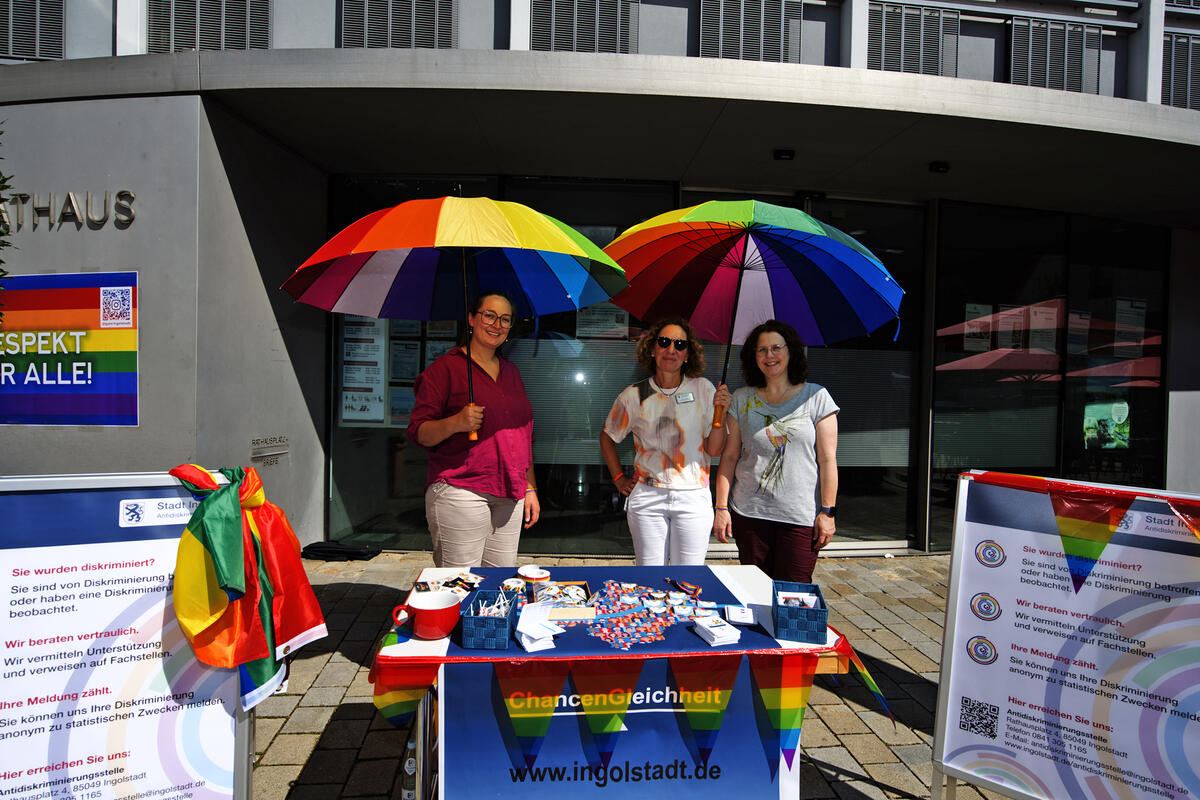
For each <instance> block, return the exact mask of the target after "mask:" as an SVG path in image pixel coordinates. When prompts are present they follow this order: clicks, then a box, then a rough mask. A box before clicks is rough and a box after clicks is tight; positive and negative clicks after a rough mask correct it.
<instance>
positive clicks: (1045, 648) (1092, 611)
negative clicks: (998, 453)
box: [934, 473, 1200, 800]
mask: <svg viewBox="0 0 1200 800" xmlns="http://www.w3.org/2000/svg"><path fill="white" fill-rule="evenodd" d="M1188 508H1190V509H1193V511H1191V512H1189V511H1186V510H1185V509H1188ZM1195 509H1200V499H1197V498H1194V497H1187V496H1180V495H1168V494H1165V493H1161V492H1152V491H1150V490H1136V489H1134V490H1130V489H1124V488H1122V487H1104V486H1098V485H1094V484H1080V483H1074V482H1068V481H1052V480H1046V479H1041V478H1029V477H1022V476H1004V475H995V474H993V473H982V474H979V475H975V476H973V477H972V478H965V477H964V478H963V479H962V480H961V481H960V491H959V506H958V512H957V518H956V525H955V539H954V574H953V575H952V578H951V591H950V596H949V598H948V599H947V603H948V606H949V612H948V620H947V628H946V642H945V650H944V655H943V661H942V677H941V680H942V685H941V696H940V698H939V707H938V731H937V738H936V741H935V750H934V759H935V762H940V763H941V764H942V765H943V766H944V767H946V768H947V771H948V772H949V773H950V774H952V775H954V774H958V775H960V776H963V777H965V778H967V779H969V780H973V781H974V782H977V783H980V784H981V785H984V786H990V787H994V788H997V789H999V790H1001V791H1004V792H1005V793H1008V794H1010V795H1012V796H1014V797H1037V798H1073V799H1076V798H1081V799H1090V800H1109V799H1110V798H1160V797H1161V798H1171V800H1184V799H1185V798H1196V797H1200V775H1198V771H1200V538H1198V537H1197V534H1196V533H1195V532H1194V531H1193V529H1192V528H1191V527H1189V522H1188V520H1189V519H1190V520H1191V523H1190V524H1191V525H1192V526H1194V525H1195V524H1196V519H1197V517H1196V515H1195V513H1194V510H1195ZM1177 512H1178V513H1177Z"/></svg>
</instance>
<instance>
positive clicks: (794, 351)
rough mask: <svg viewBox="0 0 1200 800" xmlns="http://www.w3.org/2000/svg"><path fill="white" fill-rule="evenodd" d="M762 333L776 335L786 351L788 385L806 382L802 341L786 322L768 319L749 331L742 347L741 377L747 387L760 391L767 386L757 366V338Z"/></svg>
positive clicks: (806, 358) (806, 363) (806, 360)
mask: <svg viewBox="0 0 1200 800" xmlns="http://www.w3.org/2000/svg"><path fill="white" fill-rule="evenodd" d="M764 333H778V334H779V335H780V336H782V337H783V343H784V344H785V345H787V349H788V383H790V384H792V385H793V386H795V385H798V384H801V383H804V382H805V381H807V380H808V356H807V355H805V353H804V341H803V340H802V339H801V338H800V334H798V333H796V329H795V328H793V327H792V326H791V325H788V324H787V323H786V322H780V321H779V320H777V319H769V320H767V321H766V322H764V323H763V324H761V325H759V326H758V327H756V328H755V329H754V330H752V331H750V335H749V336H747V337H746V343H745V344H743V345H742V356H741V358H742V376H743V377H744V378H745V379H746V385H747V386H753V387H755V388H759V389H761V388H762V387H764V386H766V385H767V376H766V375H764V374H763V371H762V369H760V368H759V366H758V354H757V352H756V351H757V350H758V337H760V336H762V335H763V334H764Z"/></svg>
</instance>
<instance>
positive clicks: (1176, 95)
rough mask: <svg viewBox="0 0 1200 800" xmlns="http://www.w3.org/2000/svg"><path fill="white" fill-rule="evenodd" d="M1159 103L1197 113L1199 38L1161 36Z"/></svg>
mask: <svg viewBox="0 0 1200 800" xmlns="http://www.w3.org/2000/svg"><path fill="white" fill-rule="evenodd" d="M1162 102H1163V105H1166V106H1175V107H1176V108H1194V109H1197V110H1200V36H1188V35H1186V34H1182V33H1168V34H1166V35H1165V36H1163V74H1162Z"/></svg>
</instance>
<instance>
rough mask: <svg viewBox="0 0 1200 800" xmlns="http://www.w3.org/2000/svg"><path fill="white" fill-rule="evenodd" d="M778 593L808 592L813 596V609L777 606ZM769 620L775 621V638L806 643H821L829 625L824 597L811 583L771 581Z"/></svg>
mask: <svg viewBox="0 0 1200 800" xmlns="http://www.w3.org/2000/svg"><path fill="white" fill-rule="evenodd" d="M780 592H808V593H811V594H815V595H816V596H817V607H816V608H804V607H803V606H781V605H779V593H780ZM771 619H772V620H773V621H774V622H775V638H776V639H787V640H788V641H792V642H805V643H806V644H824V642H825V639H826V629H827V628H828V626H829V607H828V606H826V605H825V595H823V594H821V587H820V586H817V585H816V584H815V583H792V582H791V581H774V582H773V584H772V588H771Z"/></svg>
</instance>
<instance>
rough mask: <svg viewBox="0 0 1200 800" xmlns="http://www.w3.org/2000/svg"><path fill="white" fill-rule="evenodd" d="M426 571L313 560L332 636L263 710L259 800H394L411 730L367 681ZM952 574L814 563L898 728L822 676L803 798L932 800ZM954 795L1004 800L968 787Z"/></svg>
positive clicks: (911, 565) (867, 697)
mask: <svg viewBox="0 0 1200 800" xmlns="http://www.w3.org/2000/svg"><path fill="white" fill-rule="evenodd" d="M525 561H526V559H522V563H524V562H525ZM538 563H539V564H543V565H545V566H549V567H553V566H556V565H561V566H576V565H582V566H592V565H604V564H611V563H627V562H620V560H617V559H578V558H576V559H567V558H564V559H545V558H541V559H538ZM710 563H732V562H722V561H716V560H713V561H710ZM432 565H433V562H432V560H431V559H430V557H429V555H428V554H427V553H383V554H381V555H379V556H376V557H375V558H374V559H372V560H370V561H347V562H322V561H305V568H306V569H307V571H308V575H309V580H310V581H311V582H312V584H313V587H314V589H315V590H316V593H317V597H318V598H319V599H320V601H321V607H322V608H323V609H324V612H325V615H326V624H327V625H328V627H329V636H328V637H327V638H326V639H323V640H321V641H319V642H316V643H314V644H310V645H308V646H306V647H304V648H303V649H302V650H300V651H299V653H298V654H297V657H296V659H295V660H294V661H293V662H292V673H291V678H290V680H289V682H288V687H287V692H286V693H285V694H278V695H274V696H272V697H270V698H269V699H267V700H266V701H264V702H263V703H262V704H260V705H259V706H258V708H257V709H256V722H255V768H254V774H253V784H252V785H253V798H254V800H276V799H277V798H278V799H280V800H282V798H296V799H298V798H320V799H321V800H329V799H330V798H339V797H353V798H362V799H363V800H369V799H371V798H399V797H400V791H399V767H400V754H401V752H402V750H403V748H404V743H405V741H406V739H407V736H408V731H406V730H398V729H396V728H393V727H392V726H390V725H389V724H388V723H387V722H385V721H384V720H383V718H382V717H380V716H379V715H378V714H377V713H376V712H375V707H374V705H373V704H372V702H371V689H372V687H371V684H370V683H368V682H367V670H368V668H369V666H370V659H371V656H372V654H373V652H374V648H375V646H376V644H377V642H378V640H379V638H380V637H381V636H382V635H383V634H384V633H385V632H386V630H387V627H388V624H389V622H390V619H391V611H392V608H393V607H394V606H396V605H397V604H399V602H400V601H401V599H402V597H403V595H404V594H405V593H406V592H407V590H408V589H409V587H411V586H412V582H413V579H414V578H415V576H416V575H417V573H418V572H419V571H420V570H421V569H422V568H424V567H427V566H432ZM949 568H950V559H949V556H945V555H932V556H931V555H914V556H898V557H896V558H852V557H851V558H827V559H821V561H820V562H819V564H818V566H817V571H816V575H815V579H816V581H817V582H818V583H819V584H820V585H821V590H822V592H823V593H824V595H825V598H826V600H827V602H828V604H829V607H830V613H829V623H830V624H831V625H833V626H834V627H835V628H837V629H838V630H839V631H841V632H842V633H843V634H845V635H846V636H848V637H849V638H850V642H851V643H852V644H853V645H854V647H855V649H856V650H857V651H858V653H859V655H860V656H862V659H863V661H864V663H865V664H866V666H867V669H869V670H870V671H871V674H872V675H873V676H874V678H875V681H876V682H877V683H878V684H879V687H880V689H881V690H882V691H883V693H884V696H885V697H886V698H887V701H888V704H889V705H890V706H891V707H892V710H893V711H894V712H895V714H896V723H897V724H896V726H895V727H894V728H893V726H892V723H891V721H890V720H888V718H887V716H886V715H885V714H883V713H882V712H881V711H880V710H879V707H878V705H877V704H876V702H875V700H874V698H873V696H872V695H871V693H870V692H869V691H867V689H866V688H865V687H863V686H862V684H861V683H860V682H859V681H858V680H857V678H855V677H846V678H843V679H842V680H841V681H840V683H835V682H834V681H832V680H830V679H829V678H828V677H827V676H818V677H817V679H816V681H815V682H814V685H813V690H812V694H811V696H810V697H809V705H808V711H807V713H806V715H805V718H804V729H803V734H802V742H803V748H804V753H805V756H806V761H805V764H804V773H803V776H802V780H803V783H802V792H801V797H806V798H807V797H811V798H839V799H845V798H928V797H929V794H930V792H929V785H930V777H931V771H932V768H931V762H930V756H931V752H932V745H933V726H934V712H935V709H936V704H937V686H938V663H939V661H940V659H941V644H942V625H943V621H944V615H945V598H946V591H947V583H948V579H949ZM958 797H959V798H967V799H968V800H977V798H979V797H988V798H999V797H1000V795H997V794H994V793H992V792H987V791H982V790H978V789H976V788H974V787H971V786H965V785H961V784H960V785H959V787H958Z"/></svg>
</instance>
